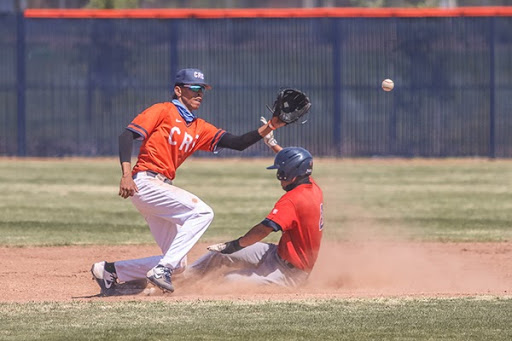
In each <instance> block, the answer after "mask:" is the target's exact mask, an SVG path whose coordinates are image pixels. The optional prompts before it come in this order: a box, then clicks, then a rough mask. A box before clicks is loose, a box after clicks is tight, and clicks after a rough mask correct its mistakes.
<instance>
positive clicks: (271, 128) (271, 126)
mask: <svg viewBox="0 0 512 341" xmlns="http://www.w3.org/2000/svg"><path fill="white" fill-rule="evenodd" d="M267 125H268V127H269V128H270V130H276V129H277V128H276V127H274V126H273V125H272V123H271V122H270V121H268V124H267Z"/></svg>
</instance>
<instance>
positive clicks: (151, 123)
mask: <svg viewBox="0 0 512 341" xmlns="http://www.w3.org/2000/svg"><path fill="white" fill-rule="evenodd" d="M127 129H129V130H131V131H134V132H136V133H137V134H139V135H140V136H142V139H143V140H144V142H143V143H142V145H141V147H140V152H139V157H138V160H137V164H136V165H135V167H133V174H135V173H137V172H141V171H148V170H149V171H153V172H157V173H160V174H163V175H165V176H166V177H167V178H169V179H174V177H175V176H176V169H178V167H179V166H180V165H181V164H182V163H183V161H185V159H186V158H187V157H189V156H190V155H192V154H193V153H194V152H195V151H196V150H204V151H210V152H213V151H215V148H216V147H217V143H218V142H219V140H220V138H221V137H222V135H223V134H224V133H225V131H224V130H222V129H219V128H217V127H215V126H214V125H212V124H210V123H208V122H206V121H205V120H203V119H201V118H196V119H195V120H194V121H192V122H191V123H188V124H187V123H186V122H185V120H184V119H183V117H181V115H180V113H179V112H178V109H177V108H176V106H175V105H174V104H172V103H170V102H165V103H158V104H155V105H153V106H151V107H149V108H148V109H146V110H144V111H143V112H142V113H140V114H139V115H138V116H137V117H135V119H134V120H133V121H132V122H131V123H130V124H129V125H128V127H127Z"/></svg>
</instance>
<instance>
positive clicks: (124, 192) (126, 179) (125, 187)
mask: <svg viewBox="0 0 512 341" xmlns="http://www.w3.org/2000/svg"><path fill="white" fill-rule="evenodd" d="M138 191H139V189H138V188H137V185H136V184H135V182H134V181H133V179H132V177H131V175H130V176H123V177H122V178H121V183H120V184H119V196H121V197H123V198H124V199H126V198H128V197H132V196H133V195H134V194H135V193H137V192H138Z"/></svg>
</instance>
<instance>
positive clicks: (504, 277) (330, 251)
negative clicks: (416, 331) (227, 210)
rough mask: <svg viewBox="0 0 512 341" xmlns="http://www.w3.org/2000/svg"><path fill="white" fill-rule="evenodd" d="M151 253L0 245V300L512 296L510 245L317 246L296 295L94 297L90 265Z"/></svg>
mask: <svg viewBox="0 0 512 341" xmlns="http://www.w3.org/2000/svg"><path fill="white" fill-rule="evenodd" d="M205 250H206V244H198V245H196V246H195V247H194V249H192V251H191V252H190V254H189V262H191V261H194V260H195V259H197V258H198V257H199V256H200V255H201V254H202V253H203V252H204V251H205ZM156 254H159V250H158V248H157V247H156V245H155V246H152V245H149V246H139V245H127V246H69V247H37V248H31V247H24V248H6V247H3V248H0V258H1V259H2V268H1V270H0V271H1V273H0V288H2V289H1V290H0V302H43V301H73V300H86V301H91V300H106V301H121V300H169V301H173V300H196V299H240V300H252V299H275V300H283V299H305V298H327V297H329V298H333V297H341V298H359V297H361V298H363V297H393V296H413V297H422V296H424V297H438V296H448V297H452V296H475V295H477V296H478V295H493V296H510V295H511V291H512V242H503V243H410V242H375V243H372V242H360V243H357V242H346V243H329V242H324V244H323V245H322V250H321V253H320V256H319V259H318V262H317V265H316V267H315V269H314V271H313V273H312V274H311V276H310V280H309V282H308V284H307V286H306V287H302V288H300V289H282V288H273V287H247V286H246V285H242V284H229V285H228V284H226V283H223V282H222V281H221V280H220V278H214V277H212V278H209V279H204V280H202V281H200V282H193V283H189V282H183V279H180V278H179V276H176V279H175V280H174V282H175V286H176V291H175V292H174V293H173V294H165V295H162V294H160V293H159V292H156V293H155V295H149V296H148V295H147V294H145V293H144V292H140V293H138V294H131V295H124V296H115V297H97V296H95V295H96V294H98V293H99V287H98V286H97V284H96V282H95V281H93V280H92V276H91V273H90V268H91V265H92V264H93V263H94V262H97V261H101V260H108V261H114V260H121V259H130V258H139V257H146V256H151V255H156ZM148 288H149V287H148Z"/></svg>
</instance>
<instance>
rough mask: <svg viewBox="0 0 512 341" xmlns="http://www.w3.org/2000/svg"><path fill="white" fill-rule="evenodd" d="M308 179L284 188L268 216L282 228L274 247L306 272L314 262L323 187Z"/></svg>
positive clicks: (319, 228) (320, 220)
mask: <svg viewBox="0 0 512 341" xmlns="http://www.w3.org/2000/svg"><path fill="white" fill-rule="evenodd" d="M310 180H311V184H302V185H299V186H297V187H295V188H294V189H292V190H291V191H289V192H286V194H284V195H283V196H282V197H281V198H280V199H279V201H278V202H277V203H276V204H275V205H274V208H273V209H272V211H271V212H270V214H269V215H268V216H267V219H270V220H272V221H273V222H275V223H277V224H279V226H281V229H282V231H283V235H282V236H281V239H280V240H279V244H278V247H277V252H278V254H279V256H280V257H281V258H282V259H284V260H286V261H288V262H290V263H292V264H293V265H294V266H295V267H297V268H299V269H302V270H304V271H306V272H311V270H312V269H313V266H314V265H315V262H316V259H317V257H318V251H319V250H320V241H321V239H322V229H323V226H324V220H323V194H322V190H321V189H320V187H318V185H317V184H316V183H315V182H314V181H313V179H312V178H311V177H310Z"/></svg>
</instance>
